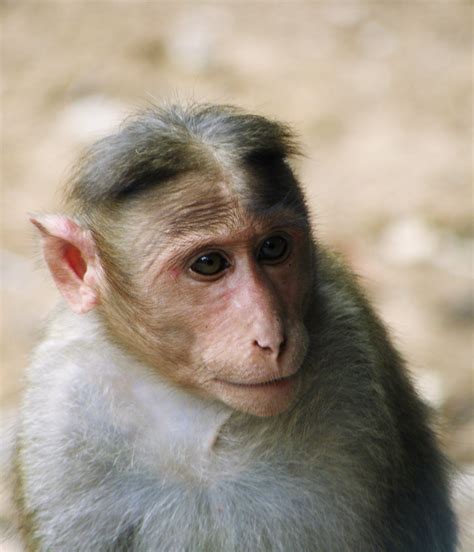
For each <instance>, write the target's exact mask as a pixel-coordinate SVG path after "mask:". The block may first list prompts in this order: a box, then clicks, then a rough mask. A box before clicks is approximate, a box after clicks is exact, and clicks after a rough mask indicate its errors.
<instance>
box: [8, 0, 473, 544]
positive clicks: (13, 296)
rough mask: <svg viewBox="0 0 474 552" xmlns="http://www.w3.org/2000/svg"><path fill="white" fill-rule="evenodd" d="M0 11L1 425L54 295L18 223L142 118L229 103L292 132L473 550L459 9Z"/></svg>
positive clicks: (463, 40) (316, 207)
mask: <svg viewBox="0 0 474 552" xmlns="http://www.w3.org/2000/svg"><path fill="white" fill-rule="evenodd" d="M0 16H1V19H2V103H1V116H2V127H1V128H2V135H1V137H2V161H1V176H2V187H3V194H2V256H1V263H2V273H3V274H2V277H3V295H2V329H1V336H2V357H1V372H0V378H1V395H0V414H1V420H2V427H4V426H6V425H7V420H8V419H9V418H11V417H14V413H15V410H16V407H17V405H18V400H19V395H20V393H21V389H22V374H23V372H24V369H25V366H26V365H27V362H28V356H29V354H30V350H31V348H32V346H33V344H34V342H35V339H36V337H37V334H38V330H39V329H40V327H41V321H42V319H43V317H44V316H45V314H46V313H47V311H48V309H49V308H50V307H51V305H52V304H53V303H54V301H55V298H56V292H55V290H54V289H53V286H52V285H51V284H50V282H49V280H48V277H47V274H46V272H45V271H44V270H43V269H41V268H38V266H39V264H40V263H38V262H37V261H38V259H37V256H36V253H35V251H36V247H35V240H34V238H33V231H32V229H31V228H30V227H29V226H28V222H27V213H28V212H32V211H47V210H52V209H55V208H57V206H58V203H59V199H58V194H57V190H58V189H59V187H60V184H61V182H64V180H65V178H66V175H67V170H68V168H69V167H70V166H71V164H72V162H73V160H74V159H75V157H76V155H77V154H78V152H79V151H80V150H81V148H83V147H84V146H85V145H87V144H88V143H90V142H91V141H92V140H93V139H95V138H97V137H99V136H102V135H103V134H104V133H106V132H107V131H109V130H111V129H113V128H114V127H115V126H116V125H117V123H118V121H120V120H121V119H122V118H123V117H124V116H125V115H126V114H128V113H130V112H131V111H133V110H134V109H135V108H136V107H139V106H143V105H146V104H147V103H149V102H151V101H158V102H159V101H161V100H162V99H170V98H171V99H173V98H181V99H195V100H207V101H219V102H229V103H236V104H239V105H241V106H243V107H245V108H248V109H252V110H257V111H259V112H261V113H263V114H268V115H271V116H275V117H278V118H281V119H284V120H286V121H289V122H290V123H292V124H293V125H294V127H295V128H296V129H297V130H298V132H299V135H300V138H301V141H302V143H303V144H304V147H305V152H306V156H305V157H304V159H303V160H302V161H301V164H300V168H299V172H300V175H301V178H302V180H303V182H304V184H305V187H306V189H307V193H308V197H309V200H310V206H311V209H312V211H313V213H314V221H315V226H316V229H317V232H318V234H319V236H320V237H321V239H322V240H324V241H326V242H328V243H331V244H333V245H334V246H335V247H337V248H338V249H339V250H341V251H342V252H343V253H344V254H345V255H346V257H347V258H348V260H349V261H350V263H351V264H352V266H353V267H354V269H355V270H356V271H357V272H358V274H359V275H360V277H361V279H362V281H363V284H364V286H365V287H366V289H367V290H368V293H369V295H370V296H371V297H372V299H373V302H374V303H375V304H376V306H377V308H378V310H379V312H380V313H381V315H382V317H383V318H384V319H385V320H386V321H387V323H388V325H389V326H390V328H391V329H392V332H393V335H394V338H395V341H396V342H397V344H398V346H399V348H400V349H401V350H402V351H403V353H404V355H405V356H406V358H407V359H408V363H409V366H410V370H411V371H412V373H413V377H414V380H415V382H416V385H417V386H418V387H419V389H420V392H421V393H422V394H423V395H424V396H425V398H426V400H427V401H429V402H430V403H431V404H432V405H433V406H434V407H436V409H437V411H438V412H439V423H440V435H441V438H442V441H443V444H444V446H445V448H446V450H447V453H448V454H449V456H450V458H451V459H452V460H453V462H454V463H455V465H456V466H457V467H458V470H459V475H458V476H457V477H456V488H455V497H456V504H457V508H458V510H459V511H460V513H461V517H462V524H463V531H464V545H463V546H464V550H465V551H467V550H469V549H470V548H469V546H470V545H469V524H470V523H472V487H473V484H472V481H473V478H474V475H473V474H474V432H473V430H474V406H473V401H472V392H473V379H472V378H473V375H472V358H473V350H472V349H473V347H472V345H473V342H472V330H473V326H474V299H473V293H472V292H473V288H472V277H473V272H472V269H473V265H472V261H473V257H472V255H473V253H472V246H473V243H474V241H473V232H472V230H473V228H472V207H473V197H472V188H471V186H472V135H471V131H472V129H471V122H472V113H471V109H472V107H471V102H472V57H471V56H472V54H471V47H472V25H471V21H472V19H471V17H472V4H471V3H470V2H467V1H466V2H461V1H457V0H446V1H443V0H431V1H430V0H426V1H421V0H418V1H414V2H402V1H398V0H391V1H385V2H373V1H372V2H371V1H363V0H360V1H357V0H351V1H346V0H333V1H320V2H313V3H310V2H296V1H295V2H282V3H279V2H263V1H262V2H240V3H237V2H235V3H234V2H229V3H219V2H215V3H211V2H207V3H204V2H202V3H201V2H192V1H189V2H159V1H155V2H142V1H132V0H130V1H117V2H115V1H112V0H109V1H105V0H104V1H86V0H83V1H81V0H76V1H74V0H71V1H67V0H64V1H59V0H57V1H46V0H44V1H37V2H33V1H31V2H28V1H25V0H20V1H16V2H15V1H13V0H12V1H7V0H4V1H3V2H1V3H0ZM470 493H471V494H470ZM8 515H9V506H8V503H7V502H5V501H3V502H2V505H1V513H0V519H1V520H3V521H2V523H3V525H5V523H6V520H7V519H8ZM1 546H3V548H1V550H5V551H13V550H21V548H20V546H19V545H18V544H15V540H14V539H10V540H8V541H7V540H5V542H4V544H3V545H0V547H1Z"/></svg>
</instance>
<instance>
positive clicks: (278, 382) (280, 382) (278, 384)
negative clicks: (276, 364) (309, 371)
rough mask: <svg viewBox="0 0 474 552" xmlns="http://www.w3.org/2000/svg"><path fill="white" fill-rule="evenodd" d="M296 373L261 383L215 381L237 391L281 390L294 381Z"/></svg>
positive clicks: (217, 379)
mask: <svg viewBox="0 0 474 552" xmlns="http://www.w3.org/2000/svg"><path fill="white" fill-rule="evenodd" d="M297 374H298V372H295V373H294V374H290V375H289V376H283V377H281V378H270V379H267V380H263V381H255V382H240V381H230V380H223V379H219V378H216V379H215V381H217V382H218V383H221V384H224V385H230V386H232V387H237V388H239V389H270V388H283V387H286V386H288V385H291V384H292V382H293V381H294V380H295V379H296V376H297Z"/></svg>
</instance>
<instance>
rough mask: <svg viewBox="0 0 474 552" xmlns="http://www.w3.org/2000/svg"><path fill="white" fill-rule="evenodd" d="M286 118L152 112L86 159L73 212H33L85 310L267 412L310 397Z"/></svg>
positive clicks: (174, 365) (73, 298)
mask: <svg viewBox="0 0 474 552" xmlns="http://www.w3.org/2000/svg"><path fill="white" fill-rule="evenodd" d="M295 153H296V148H295V145H294V143H293V141H292V136H291V133H290V132H289V130H288V129H287V127H285V126H283V125H280V124H278V123H275V122H272V121H269V120H267V119H264V118H263V117H259V116H254V115H248V114H245V113H242V112H240V111H238V110H236V109H234V108H230V107H223V106H214V107H209V106H192V107H189V108H186V109H178V108H169V109H164V110H160V109H152V110H150V111H147V112H145V113H142V114H140V115H139V116H138V117H137V118H136V119H134V120H132V121H131V122H130V123H128V125H126V126H125V127H124V128H123V129H122V130H121V131H120V132H119V133H117V134H116V135H113V136H111V137H109V138H106V139H104V140H102V141H101V142H99V143H98V144H96V145H95V146H94V147H93V148H92V150H91V151H90V152H89V153H88V155H86V156H85V158H84V161H83V163H82V165H81V167H80V168H79V170H78V171H77V173H76V175H75V177H74V179H73V180H72V184H71V186H70V188H69V192H68V202H69V205H70V209H71V210H72V214H71V216H65V215H46V216H43V217H36V218H34V219H32V221H33V223H34V224H35V225H36V226H37V227H38V229H39V230H40V232H41V235H42V238H43V240H42V241H43V250H44V255H45V258H46V261H47V263H48V265H49V268H50V270H51V273H52V275H53V277H54V279H55V282H56V284H57V286H58V288H59V290H60V291H61V293H62V294H63V296H64V298H65V299H66V301H67V302H68V304H69V305H70V307H71V308H72V309H73V310H74V311H75V312H77V313H86V312H87V311H89V310H92V309H94V308H95V309H96V310H97V312H98V314H99V315H100V317H101V318H102V320H103V321H104V325H105V327H106V329H107V331H108V332H109V333H110V334H111V335H112V336H113V338H114V340H115V341H118V342H119V343H120V344H122V346H124V347H125V348H126V349H127V350H128V351H129V352H131V353H132V354H134V355H135V356H137V357H138V358H140V359H141V360H143V361H145V362H146V363H147V365H149V366H150V367H151V369H152V370H154V371H157V372H159V373H160V374H161V375H162V376H163V377H164V378H166V379H167V380H168V381H170V382H172V383H173V384H175V385H178V386H182V387H185V388H186V389H188V390H190V391H191V392H195V393H198V394H200V395H203V396H205V397H209V398H210V399H213V400H214V399H217V400H219V401H222V402H223V403H225V404H227V405H228V406H230V407H232V408H234V409H236V410H239V411H243V412H246V413H249V414H254V415H257V416H271V415H275V414H278V413H281V412H283V411H285V410H286V409H288V408H289V406H290V405H291V404H292V402H293V401H294V400H295V399H296V397H297V395H298V389H299V382H300V379H301V376H302V366H303V361H304V358H305V356H306V351H307V344H308V334H307V329H306V327H305V323H304V320H305V315H306V311H307V308H308V303H309V297H310V287H311V285H312V274H313V267H312V263H313V258H312V254H313V250H312V240H311V236H310V230H309V227H308V218H307V213H306V207H305V203H304V199H303V197H302V193H301V191H300V188H299V186H298V183H297V181H296V179H295V177H294V175H293V173H292V171H291V169H290V167H289V165H288V162H287V158H289V157H290V156H291V155H292V154H295Z"/></svg>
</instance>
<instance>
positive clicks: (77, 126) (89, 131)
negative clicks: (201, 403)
mask: <svg viewBox="0 0 474 552" xmlns="http://www.w3.org/2000/svg"><path fill="white" fill-rule="evenodd" d="M127 112H128V109H127V108H126V107H125V106H124V105H123V104H121V103H120V102H117V101H115V100H112V99H110V98H106V97H104V96H101V95H95V94H94V95H90V96H84V97H82V98H79V99H77V100H75V101H74V102H72V103H71V104H69V105H68V106H67V107H66V108H65V109H63V111H62V112H60V113H59V118H58V130H59V131H60V132H61V133H62V134H64V135H66V136H67V137H69V138H72V139H73V140H75V141H77V142H80V143H84V144H87V143H89V142H92V141H93V140H96V139H98V138H100V137H101V136H104V135H106V134H108V133H110V132H112V131H113V130H114V129H115V128H116V127H117V126H118V125H119V124H120V123H121V121H122V120H123V118H124V117H125V116H126V115H127Z"/></svg>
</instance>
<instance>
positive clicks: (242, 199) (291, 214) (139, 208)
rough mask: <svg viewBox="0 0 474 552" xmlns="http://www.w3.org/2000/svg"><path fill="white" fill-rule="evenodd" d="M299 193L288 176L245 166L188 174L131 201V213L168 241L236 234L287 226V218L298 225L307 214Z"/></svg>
mask: <svg viewBox="0 0 474 552" xmlns="http://www.w3.org/2000/svg"><path fill="white" fill-rule="evenodd" d="M300 194H301V192H300V191H299V189H298V188H297V184H296V182H295V181H294V178H293V175H292V174H291V172H289V173H287V174H281V173H278V174H277V173H275V171H273V174H271V173H270V174H264V173H262V171H261V170H253V169H249V168H246V169H245V170H244V169H242V170H239V171H233V172H232V173H225V172H224V171H219V172H217V171H216V172H215V173H190V174H186V175H182V176H181V177H178V178H175V179H172V180H170V181H168V182H166V183H162V184H161V185H159V186H157V187H156V188H154V189H152V190H150V191H148V192H147V193H146V194H145V195H144V196H142V197H141V198H136V199H133V200H132V201H133V202H134V205H132V206H131V209H130V212H131V213H132V214H133V215H134V218H135V216H136V215H138V216H139V218H140V220H141V221H146V225H147V227H148V228H150V227H152V228H155V229H156V230H157V231H158V232H159V234H160V238H161V239H162V240H166V241H167V239H173V238H176V237H181V236H186V235H196V234H197V235H206V234H221V233H228V232H229V231H232V232H235V231H239V230H242V229H243V228H245V227H246V226H249V224H252V225H253V226H260V225H264V226H265V225H268V224H269V223H270V221H271V223H272V224H273V225H275V224H279V223H280V224H284V223H288V222H289V221H288V220H286V219H294V222H293V223H294V224H295V225H298V226H300V225H303V224H305V222H306V213H305V209H304V201H303V199H302V197H301V196H300ZM283 219H285V220H283ZM297 219H298V220H297ZM160 241H161V240H160Z"/></svg>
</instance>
